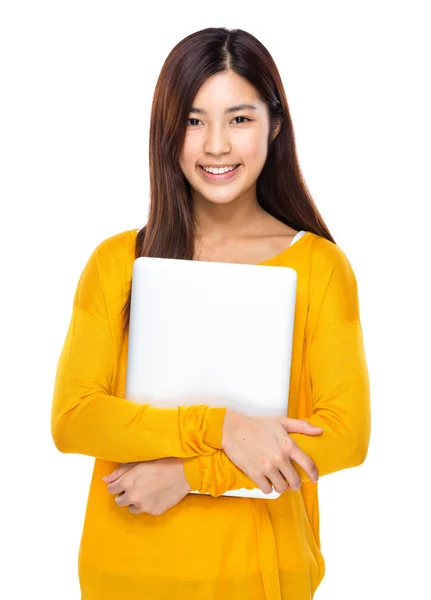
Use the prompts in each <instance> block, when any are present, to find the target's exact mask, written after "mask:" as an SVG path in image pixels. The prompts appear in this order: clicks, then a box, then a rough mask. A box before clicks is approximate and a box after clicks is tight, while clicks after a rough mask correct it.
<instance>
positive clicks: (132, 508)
mask: <svg viewBox="0 0 431 600" xmlns="http://www.w3.org/2000/svg"><path fill="white" fill-rule="evenodd" d="M142 512H144V511H142V510H140V509H139V508H138V507H137V506H136V505H135V504H131V505H130V506H129V513H131V514H132V515H140V514H141V513H142Z"/></svg>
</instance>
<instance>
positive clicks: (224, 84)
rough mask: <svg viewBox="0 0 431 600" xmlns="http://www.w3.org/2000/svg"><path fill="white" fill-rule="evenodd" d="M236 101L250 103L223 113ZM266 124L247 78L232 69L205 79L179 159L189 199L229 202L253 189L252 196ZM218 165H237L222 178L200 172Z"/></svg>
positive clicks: (261, 105)
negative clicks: (204, 168) (190, 196)
mask: <svg viewBox="0 0 431 600" xmlns="http://www.w3.org/2000/svg"><path fill="white" fill-rule="evenodd" d="M239 105H249V106H248V107H245V108H236V109H234V110H232V111H230V112H226V111H228V110H229V109H231V108H232V107H237V106H239ZM253 107H254V108H253ZM269 127H270V122H269V114H268V108H267V106H266V104H265V103H264V102H262V101H261V100H260V99H259V98H258V97H257V94H256V91H255V89H254V87H253V86H252V85H250V83H248V81H246V80H245V79H243V78H242V77H240V76H239V75H237V74H236V73H234V72H233V71H224V72H222V73H217V74H216V75H213V76H212V77H210V78H209V79H207V81H206V82H205V83H204V84H203V85H202V87H201V88H200V90H199V92H198V94H197V95H196V97H195V98H194V100H193V106H192V109H191V111H190V113H189V117H188V124H187V130H186V135H185V139H184V144H183V148H182V150H181V155H180V161H179V164H180V168H181V170H182V172H183V174H184V176H185V177H186V179H187V180H188V181H189V183H190V186H191V193H192V197H193V200H194V201H196V200H198V201H206V202H212V203H215V204H227V203H229V202H231V201H232V200H235V199H236V198H239V197H240V196H242V195H244V194H245V193H246V192H247V191H248V190H250V189H251V188H252V190H254V191H253V193H254V195H255V187H256V180H257V178H258V176H259V174H260V172H261V171H262V169H263V166H264V164H265V161H266V157H267V152H268V134H269ZM219 165H220V166H224V165H227V166H231V167H232V166H236V165H239V166H238V167H237V168H236V169H235V170H234V171H232V172H231V173H227V174H224V175H221V176H220V175H217V174H209V176H207V175H206V174H205V172H204V171H203V170H202V166H207V167H218V166H219Z"/></svg>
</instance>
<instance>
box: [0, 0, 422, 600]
mask: <svg viewBox="0 0 431 600" xmlns="http://www.w3.org/2000/svg"><path fill="white" fill-rule="evenodd" d="M427 4H428V3H427V2H422V3H421V2H414V1H413V2H412V1H411V2H409V3H407V2H404V3H401V2H382V1H376V0H374V1H373V2H366V1H365V2H364V1H361V2H331V1H325V2H301V3H299V2H286V1H283V2H278V3H277V2H272V3H271V4H269V3H257V4H253V3H246V4H239V5H238V4H234V3H231V2H224V1H219V2H217V3H216V4H207V3H203V4H199V3H196V2H185V3H183V4H181V5H178V4H177V5H176V6H175V7H174V6H171V7H168V5H167V4H165V3H162V2H158V3H154V4H153V5H151V4H150V5H148V4H147V5H145V3H144V2H143V1H142V2H136V1H135V2H132V1H128V2H111V1H106V0H105V1H104V2H95V1H88V0H86V1H85V2H81V1H74V2H65V1H56V2H44V1H39V2H19V1H17V0H13V1H12V0H10V1H4V2H2V3H1V9H0V61H1V66H0V69H1V71H0V85H1V94H0V103H1V106H0V120H1V121H0V128H1V129H0V153H1V155H0V160H1V162H0V169H1V176H0V186H1V188H0V198H1V221H0V227H1V236H0V237H1V258H2V262H1V275H2V293H1V312H0V315H1V320H2V325H1V327H2V328H1V341H2V343H1V348H2V362H1V365H2V383H3V386H2V387H3V393H2V420H1V422H2V427H1V431H2V433H1V436H0V439H1V444H2V455H3V464H2V488H1V503H2V510H1V518H2V521H3V523H2V524H1V538H2V546H3V550H6V561H5V558H3V560H2V567H3V568H2V571H3V575H2V580H1V585H2V589H3V592H4V590H6V591H7V593H3V592H2V594H1V595H2V597H4V598H7V599H8V600H12V599H20V600H22V599H24V598H43V599H44V600H49V599H55V600H58V599H59V598H61V599H62V600H77V599H78V598H79V597H80V592H79V582H78V575H77V556H78V548H79V541H80V537H81V532H82V525H83V520H84V512H85V507H86V501H87V494H88V487H89V482H90V475H91V471H92V467H93V459H92V458H90V457H87V456H80V455H66V454H61V453H60V452H58V450H57V449H56V448H55V446H54V443H53V441H52V438H51V433H50V410H51V400H52V392H53V382H54V377H55V371H56V367H57V360H58V357H59V353H60V351H61V347H62V344H63V341H64V337H65V335H66V330H67V326H68V322H69V319H70V315H71V308H72V301H73V295H74V292H75V289H76V285H77V282H78V278H79V275H80V273H81V270H82V268H83V266H84V264H85V262H86V260H87V259H88V257H89V255H90V253H91V252H92V250H93V249H94V248H95V246H96V245H97V244H99V243H100V242H101V241H102V240H103V239H105V238H106V237H108V236H110V235H113V234H115V233H118V232H120V231H124V230H126V229H133V228H140V227H142V226H143V225H144V224H145V222H146V215H147V208H148V196H149V182H148V134H149V116H150V106H151V101H152V94H153V91H154V86H155V84H156V79H157V77H158V74H159V72H160V69H161V67H162V64H163V62H164V60H165V58H166V56H167V55H168V53H169V52H170V51H171V49H172V48H173V46H174V45H175V44H177V43H178V42H179V41H180V40H181V39H182V38H184V37H185V36H186V35H188V34H190V33H192V32H193V31H197V30H199V29H203V28H204V27H209V26H226V27H229V28H234V27H238V28H241V29H245V30H247V31H249V32H250V33H252V34H253V35H255V36H256V37H257V38H258V39H260V40H261V41H262V43H263V44H264V45H265V46H266V47H267V48H268V50H269V51H270V52H271V54H272V56H273V57H274V59H275V61H276V63H277V65H278V68H279V71H280V73H281V77H282V80H283V83H284V86H285V89H286V94H287V98H288V102H289V106H290V111H291V115H292V119H293V123H294V128H295V133H296V139H297V145H298V154H299V159H300V162H301V166H302V169H303V172H304V176H305V179H306V182H307V184H308V186H309V187H310V190H311V193H312V195H313V198H314V200H315V201H316V204H317V206H318V208H319V210H320V211H321V213H322V215H323V218H324V219H325V221H326V223H327V224H328V226H329V229H330V231H331V232H332V234H333V235H334V237H335V239H336V241H337V243H338V244H339V246H340V247H341V248H342V249H343V250H344V251H345V253H346V254H347V256H348V258H349V260H350V262H351V264H352V266H353V269H354V271H355V273H356V276H357V280H358V287H359V295H360V310H361V322H362V326H363V331H364V338H365V346H366V355H367V361H368V367H369V373H370V381H371V394H372V435H371V442H370V447H369V452H368V457H367V460H366V462H365V463H364V464H363V465H361V466H360V467H358V468H355V469H349V470H345V471H342V472H338V473H335V474H331V475H328V476H326V477H324V478H322V479H320V483H319V494H320V511H321V540H322V552H323V554H324V557H325V560H326V575H325V578H324V580H323V581H322V583H321V585H320V587H319V588H318V590H317V592H316V595H315V598H316V599H317V600H346V599H349V600H356V599H358V600H359V599H361V600H362V599H363V598H364V597H365V595H367V596H368V597H369V598H371V599H376V600H377V599H381V598H393V599H398V598H400V599H401V598H403V599H404V598H425V597H426V595H427V585H428V577H429V575H428V572H429V559H430V554H429V545H428V538H429V536H430V533H431V531H430V522H429V516H428V514H429V497H428V496H427V495H426V492H425V490H426V488H427V485H428V484H427V479H428V473H429V458H430V452H429V441H428V440H429V437H430V433H431V427H430V409H429V404H430V385H429V375H430V358H431V357H430V349H429V348H430V333H431V332H430V326H429V306H430V293H429V276H430V268H429V259H430V257H431V255H430V251H429V237H428V235H429V234H428V232H429V223H428V218H429V212H427V209H428V208H429V204H430V201H431V198H430V181H429V177H430V171H429V169H430V134H431V127H430V116H429V113H430V106H431V96H430V90H429V87H428V85H429V56H430V52H431V48H430V46H429V39H430V37H429V22H427V20H426V18H425V8H426V5H427ZM427 38H428V40H427ZM427 45H428V47H427ZM427 55H428V59H427V58H426V56H427ZM427 215H428V216H427ZM427 287H428V290H427ZM106 527H107V535H109V523H107V524H106ZM287 534H288V533H287Z"/></svg>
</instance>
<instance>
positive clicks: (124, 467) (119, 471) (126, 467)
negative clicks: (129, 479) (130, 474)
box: [102, 463, 137, 483]
mask: <svg viewBox="0 0 431 600" xmlns="http://www.w3.org/2000/svg"><path fill="white" fill-rule="evenodd" d="M135 464H137V463H120V466H118V467H117V468H116V469H115V470H114V471H112V473H110V474H109V475H105V477H102V479H103V481H109V482H110V483H112V482H113V481H115V480H116V479H118V478H119V477H121V475H123V474H124V473H127V471H130V469H131V468H132V467H133V466H134V465H135Z"/></svg>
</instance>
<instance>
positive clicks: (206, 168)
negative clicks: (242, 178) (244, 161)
mask: <svg viewBox="0 0 431 600" xmlns="http://www.w3.org/2000/svg"><path fill="white" fill-rule="evenodd" d="M202 168H203V170H204V171H207V173H214V174H217V175H218V174H220V173H227V172H228V171H233V169H235V166H233V167H222V168H220V169H215V168H213V167H202Z"/></svg>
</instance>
